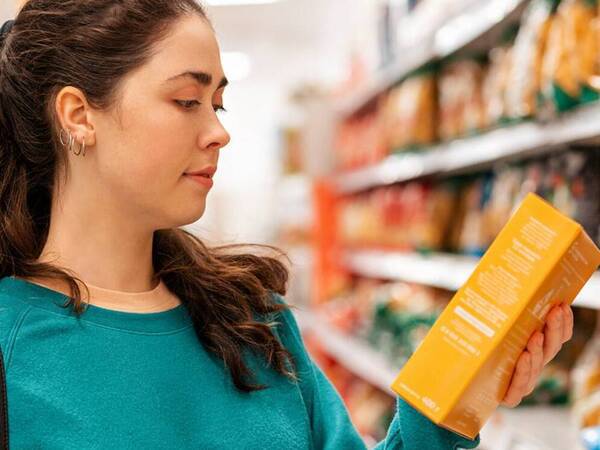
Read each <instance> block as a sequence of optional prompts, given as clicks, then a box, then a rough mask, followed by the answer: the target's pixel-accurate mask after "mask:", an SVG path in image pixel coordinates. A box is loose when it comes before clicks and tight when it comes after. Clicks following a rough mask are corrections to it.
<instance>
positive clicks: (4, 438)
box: [0, 348, 8, 450]
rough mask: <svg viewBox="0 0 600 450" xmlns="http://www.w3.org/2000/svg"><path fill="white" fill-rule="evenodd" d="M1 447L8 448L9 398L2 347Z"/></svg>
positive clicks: (0, 371)
mask: <svg viewBox="0 0 600 450" xmlns="http://www.w3.org/2000/svg"><path fill="white" fill-rule="evenodd" d="M0 449H1V450H8V399H7V395H6V370H5V368H4V355H3V354H2V349H1V348H0Z"/></svg>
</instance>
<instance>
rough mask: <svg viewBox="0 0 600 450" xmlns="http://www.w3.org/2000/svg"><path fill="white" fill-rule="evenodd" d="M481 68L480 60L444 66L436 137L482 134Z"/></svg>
mask: <svg viewBox="0 0 600 450" xmlns="http://www.w3.org/2000/svg"><path fill="white" fill-rule="evenodd" d="M484 74H485V71H484V64H483V60H482V58H466V59H459V60H451V61H449V62H447V63H446V64H445V65H444V66H443V68H442V70H441V72H440V75H439V81H438V86H439V87H438V94H439V111H438V117H439V136H440V139H441V140H450V139H455V138H457V137H461V136H465V135H467V134H470V133H474V132H478V131H480V130H482V129H483V128H484V127H485V125H486V121H485V110H484V103H483V79H484Z"/></svg>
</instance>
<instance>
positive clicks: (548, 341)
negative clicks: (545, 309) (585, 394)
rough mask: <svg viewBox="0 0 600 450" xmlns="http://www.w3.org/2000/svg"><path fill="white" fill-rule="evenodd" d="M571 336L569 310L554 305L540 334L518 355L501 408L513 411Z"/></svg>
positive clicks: (561, 305) (571, 321)
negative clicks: (506, 407)
mask: <svg viewBox="0 0 600 450" xmlns="http://www.w3.org/2000/svg"><path fill="white" fill-rule="evenodd" d="M572 336H573V310H572V309H571V306H569V305H568V304H566V303H563V304H560V305H557V306H555V307H554V308H552V309H551V310H550V312H549V313H548V315H547V316H546V325H545V326H544V332H543V333H541V332H539V331H536V332H535V333H533V335H532V336H531V338H530V339H529V342H528V343H527V349H526V350H525V351H524V352H523V353H521V356H519V359H518V360H517V364H516V366H515V371H514V373H513V376H512V380H511V382H510V386H509V387H508V390H507V391H506V395H505V396H504V399H503V400H502V403H501V404H502V405H503V406H508V407H509V408H514V407H515V406H517V405H518V404H519V403H521V400H523V397H526V396H527V395H529V394H531V393H532V392H533V390H534V389H535V386H536V384H537V381H538V379H539V377H540V375H541V373H542V369H543V368H544V366H545V365H546V364H548V363H549V362H550V361H551V360H552V359H553V358H554V357H555V356H556V354H557V353H558V352H559V350H560V349H561V348H562V345H563V344H564V343H565V342H567V341H568V340H569V339H571V337H572Z"/></svg>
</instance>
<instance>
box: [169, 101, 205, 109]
mask: <svg viewBox="0 0 600 450" xmlns="http://www.w3.org/2000/svg"><path fill="white" fill-rule="evenodd" d="M175 103H177V104H178V105H179V106H182V107H183V108H185V109H193V108H195V107H196V106H199V105H200V102H199V101H197V100H175Z"/></svg>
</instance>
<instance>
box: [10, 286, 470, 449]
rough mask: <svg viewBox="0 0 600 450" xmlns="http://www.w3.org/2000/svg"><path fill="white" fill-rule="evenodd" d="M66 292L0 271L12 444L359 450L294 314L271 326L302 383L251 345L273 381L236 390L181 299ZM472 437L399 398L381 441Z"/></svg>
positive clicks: (417, 444)
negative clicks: (128, 305) (77, 303)
mask: <svg viewBox="0 0 600 450" xmlns="http://www.w3.org/2000/svg"><path fill="white" fill-rule="evenodd" d="M66 299H67V297H66V296H64V295H63V294H61V293H59V292H56V291H53V290H50V289H48V288H45V287H42V286H39V285H37V284H33V283H29V282H27V281H24V280H21V279H16V278H12V277H5V278H3V279H0V345H1V348H2V351H3V353H4V358H5V365H6V370H7V375H6V376H7V395H8V411H9V430H10V448H11V450H20V449H43V450H59V449H60V450H65V449H78V450H79V449H86V450H90V449H102V450H106V449H111V450H119V449H145V450H150V449H169V450H173V449H207V450H208V449H244V450H251V449H257V450H258V449H260V450H265V449H286V450H295V449H298V450H300V449H329V450H353V449H365V444H364V443H363V442H362V440H361V439H360V437H359V435H358V434H357V432H356V430H355V429H354V427H353V426H352V424H351V422H350V419H349V417H348V413H347V411H346V409H345V407H344V404H343V403H342V401H341V399H340V397H339V395H338V393H337V392H336V390H335V389H334V387H333V386H332V385H331V383H330V382H329V381H328V380H327V378H325V376H324V375H323V373H322V372H321V370H320V369H319V368H318V367H317V366H316V365H315V364H314V363H313V362H312V360H311V359H310V357H309V355H308V354H307V352H306V349H305V347H304V344H303V341H302V338H301V336H300V332H299V329H298V325H297V323H296V321H295V319H294V317H293V315H292V314H291V313H289V312H285V313H283V314H281V315H280V318H279V320H278V321H279V322H280V324H279V325H278V330H277V332H278V336H279V338H280V339H281V340H282V343H283V344H284V345H285V346H286V348H288V349H289V350H290V351H291V352H292V354H293V355H294V357H295V359H296V362H297V365H298V369H299V375H300V381H299V382H297V383H296V382H292V381H289V380H288V379H287V378H285V377H283V376H281V375H279V374H277V373H276V372H274V371H273V370H271V369H267V368H266V366H265V364H264V363H263V362H262V360H261V359H259V358H258V357H253V356H251V353H250V352H248V353H247V354H246V357H247V362H248V364H249V365H250V367H251V368H253V370H255V371H256V374H257V376H258V381H259V382H262V383H266V384H267V385H269V386H270V388H269V389H266V390H263V391H258V392H253V393H251V394H244V393H240V392H238V391H237V390H236V389H235V388H234V386H233V384H232V382H231V379H230V376H229V373H228V371H227V370H225V368H224V366H223V364H222V362H221V361H220V360H218V359H217V358H215V357H214V356H212V355H211V354H209V353H208V352H207V351H205V350H204V348H203V347H202V345H200V344H199V341H198V338H197V337H196V335H195V333H194V328H193V326H192V322H191V319H190V317H189V315H188V313H187V310H186V309H185V307H184V306H183V305H180V306H178V307H176V308H174V309H171V310H168V311H164V312H159V313H144V314H141V313H129V312H120V311H113V310H109V309H105V308H101V307H97V306H94V305H90V306H88V309H87V310H86V311H85V312H84V313H83V316H81V318H80V319H77V317H76V316H75V315H74V313H73V312H71V310H70V308H66V309H65V308H63V307H61V306H60V305H61V304H63V303H64V302H65V300H66ZM274 301H280V302H283V299H282V298H281V297H280V296H277V295H275V296H274ZM477 443H478V442H474V441H469V440H467V439H464V438H461V437H460V436H457V435H455V434H453V433H451V432H448V431H446V430H444V429H441V428H438V427H437V426H435V425H434V424H433V423H431V422H430V421H428V420H427V419H426V418H425V417H424V416H421V415H420V414H419V413H417V412H416V411H415V410H414V409H412V408H411V407H410V406H408V405H407V404H406V403H404V402H403V401H401V400H400V399H398V401H397V413H396V416H395V417H394V420H393V422H392V424H391V426H390V429H389V432H388V435H387V438H386V439H385V440H384V441H382V442H381V443H379V444H378V446H377V448H378V449H404V450H408V449H411V450H435V449H444V450H446V449H456V448H459V447H463V448H474V447H475V446H476V445H477Z"/></svg>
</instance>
